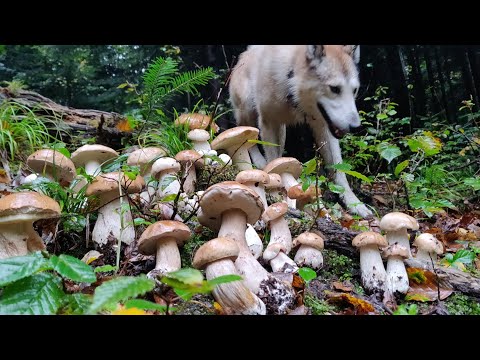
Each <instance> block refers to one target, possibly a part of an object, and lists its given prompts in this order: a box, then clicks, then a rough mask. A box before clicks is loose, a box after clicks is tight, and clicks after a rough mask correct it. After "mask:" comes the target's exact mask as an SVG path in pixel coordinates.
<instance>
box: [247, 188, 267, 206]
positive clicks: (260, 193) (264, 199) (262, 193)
mask: <svg viewBox="0 0 480 360" xmlns="http://www.w3.org/2000/svg"><path fill="white" fill-rule="evenodd" d="M256 184H257V185H255V183H251V182H247V183H245V185H246V186H248V187H249V188H250V189H252V190H253V191H255V192H256V193H257V195H258V196H260V199H261V200H262V202H263V208H264V209H266V208H267V207H268V203H267V196H266V195H265V188H264V187H263V184H260V183H256Z"/></svg>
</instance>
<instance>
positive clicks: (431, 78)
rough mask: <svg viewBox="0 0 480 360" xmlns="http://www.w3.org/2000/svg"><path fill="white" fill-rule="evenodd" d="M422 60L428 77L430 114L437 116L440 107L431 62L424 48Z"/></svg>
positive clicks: (426, 48)
mask: <svg viewBox="0 0 480 360" xmlns="http://www.w3.org/2000/svg"><path fill="white" fill-rule="evenodd" d="M423 58H424V59H425V65H426V67H427V76H428V84H429V88H430V96H431V103H432V112H433V113H434V114H437V113H438V112H440V106H439V105H440V104H439V101H438V97H437V94H436V86H435V77H434V74H433V67H432V60H431V57H430V55H429V53H428V47H424V53H423Z"/></svg>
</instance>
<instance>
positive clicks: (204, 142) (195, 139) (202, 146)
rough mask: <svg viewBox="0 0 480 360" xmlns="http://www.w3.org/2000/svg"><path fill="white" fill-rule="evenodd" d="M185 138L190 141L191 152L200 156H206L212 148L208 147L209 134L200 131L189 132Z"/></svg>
mask: <svg viewBox="0 0 480 360" xmlns="http://www.w3.org/2000/svg"><path fill="white" fill-rule="evenodd" d="M187 138H188V139H189V140H191V141H192V147H193V150H195V151H197V152H198V153H201V154H207V153H208V152H209V151H210V150H211V149H212V148H211V147H210V143H209V142H208V140H210V133H209V132H208V131H206V130H202V129H194V130H191V131H190V132H189V133H188V134H187Z"/></svg>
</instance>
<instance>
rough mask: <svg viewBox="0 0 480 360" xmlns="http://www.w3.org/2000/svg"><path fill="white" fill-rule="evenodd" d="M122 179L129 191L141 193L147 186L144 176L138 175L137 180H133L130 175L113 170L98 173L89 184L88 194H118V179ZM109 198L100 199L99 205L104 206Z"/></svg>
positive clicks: (86, 192) (122, 183)
mask: <svg viewBox="0 0 480 360" xmlns="http://www.w3.org/2000/svg"><path fill="white" fill-rule="evenodd" d="M119 180H121V186H122V188H123V189H126V190H127V193H129V194H132V193H139V192H140V191H141V190H142V188H143V187H144V186H145V180H144V179H143V177H142V176H140V175H137V177H136V178H135V180H131V179H130V178H129V177H128V176H126V175H125V174H123V173H121V172H111V173H106V174H100V175H97V176H96V177H95V178H94V179H93V181H92V182H91V183H90V185H88V187H87V190H86V191H85V195H86V196H92V195H109V194H118V181H119ZM108 201H109V199H108V198H107V197H106V196H104V200H100V204H99V206H100V207H101V206H103V205H104V203H105V202H108Z"/></svg>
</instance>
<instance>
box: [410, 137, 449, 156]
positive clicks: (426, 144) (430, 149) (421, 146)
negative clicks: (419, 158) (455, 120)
mask: <svg viewBox="0 0 480 360" xmlns="http://www.w3.org/2000/svg"><path fill="white" fill-rule="evenodd" d="M407 144H408V146H409V147H410V150H411V151H413V152H418V151H420V150H423V151H424V152H425V156H432V155H435V154H438V153H439V152H440V150H441V149H442V142H441V141H440V139H439V138H437V137H435V136H433V134H432V133H431V132H430V131H424V132H423V135H417V136H414V137H412V138H410V139H408V141H407Z"/></svg>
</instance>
